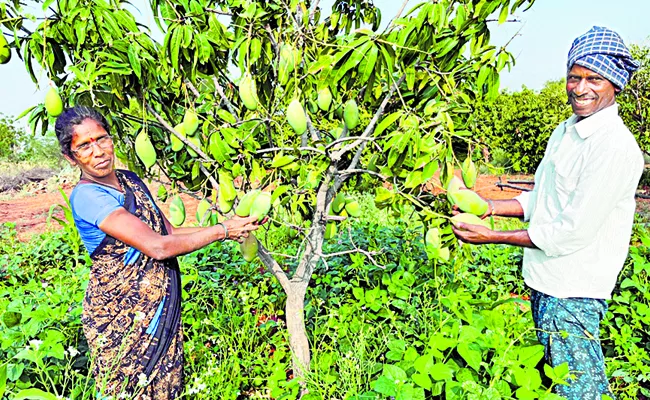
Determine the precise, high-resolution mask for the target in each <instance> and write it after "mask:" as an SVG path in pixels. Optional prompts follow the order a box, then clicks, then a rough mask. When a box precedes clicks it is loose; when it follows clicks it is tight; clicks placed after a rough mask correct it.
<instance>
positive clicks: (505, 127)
mask: <svg viewBox="0 0 650 400" xmlns="http://www.w3.org/2000/svg"><path fill="white" fill-rule="evenodd" d="M570 115H571V107H569V106H568V105H567V97H566V91H565V89H564V80H563V79H562V80H557V81H549V82H547V83H546V84H545V86H544V88H543V89H542V90H541V91H539V92H537V91H534V90H531V89H528V88H526V87H524V88H523V89H522V91H520V92H514V93H509V92H504V93H502V94H501V95H499V96H498V97H497V98H496V99H495V100H493V101H487V102H479V103H478V104H477V106H476V112H475V113H474V124H473V129H474V135H475V136H477V137H480V138H482V140H483V142H484V143H485V144H486V145H487V146H488V149H490V151H492V152H493V151H495V150H496V149H500V150H502V151H503V152H504V153H505V154H506V157H507V158H508V160H509V165H510V167H511V169H512V171H514V172H521V173H532V172H534V171H535V168H537V165H538V164H539V162H540V161H541V160H542V157H543V156H544V149H545V148H546V143H547V142H548V138H549V137H550V135H551V133H552V132H553V130H554V129H555V127H556V126H557V125H558V124H559V123H560V122H561V121H563V120H564V119H566V118H568V117H569V116H570Z"/></svg>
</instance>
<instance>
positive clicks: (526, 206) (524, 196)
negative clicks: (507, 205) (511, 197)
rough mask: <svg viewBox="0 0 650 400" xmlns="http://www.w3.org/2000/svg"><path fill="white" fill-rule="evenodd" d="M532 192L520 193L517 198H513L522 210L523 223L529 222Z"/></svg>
mask: <svg viewBox="0 0 650 400" xmlns="http://www.w3.org/2000/svg"><path fill="white" fill-rule="evenodd" d="M531 195H532V192H521V194H519V196H517V197H515V200H517V201H518V202H519V204H520V205H521V208H522V209H523V210H524V221H529V220H530V209H531V208H530V207H532V204H531V202H532V201H533V200H532V199H533V198H532V197H531Z"/></svg>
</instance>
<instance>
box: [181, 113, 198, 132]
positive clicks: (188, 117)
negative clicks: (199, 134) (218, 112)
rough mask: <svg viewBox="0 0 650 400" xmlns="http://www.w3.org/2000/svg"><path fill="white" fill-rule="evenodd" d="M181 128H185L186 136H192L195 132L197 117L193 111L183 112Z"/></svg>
mask: <svg viewBox="0 0 650 400" xmlns="http://www.w3.org/2000/svg"><path fill="white" fill-rule="evenodd" d="M183 126H185V134H186V135H188V136H192V135H194V133H195V132H196V130H197V129H198V128H199V116H198V115H196V113H195V112H194V111H193V110H190V109H187V110H185V115H184V116H183ZM179 133H180V132H179Z"/></svg>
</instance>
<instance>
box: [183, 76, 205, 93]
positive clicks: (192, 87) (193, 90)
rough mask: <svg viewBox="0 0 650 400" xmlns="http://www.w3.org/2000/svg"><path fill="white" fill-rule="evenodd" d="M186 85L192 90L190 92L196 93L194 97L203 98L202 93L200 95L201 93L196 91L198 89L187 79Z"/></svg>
mask: <svg viewBox="0 0 650 400" xmlns="http://www.w3.org/2000/svg"><path fill="white" fill-rule="evenodd" d="M185 85H186V86H187V87H188V88H190V91H192V93H194V96H196V97H201V93H199V91H198V90H197V89H196V87H194V85H192V82H190V81H189V79H185Z"/></svg>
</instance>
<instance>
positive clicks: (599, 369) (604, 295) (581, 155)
mask: <svg viewBox="0 0 650 400" xmlns="http://www.w3.org/2000/svg"><path fill="white" fill-rule="evenodd" d="M638 66H639V64H638V62H636V61H635V60H633V59H632V56H631V54H630V52H629V51H628V49H627V48H626V47H625V44H624V43H623V40H622V39H621V38H620V36H619V35H618V34H617V33H616V32H613V31H611V30H609V29H607V28H601V27H593V28H592V29H591V30H589V31H588V32H587V33H585V34H584V35H582V36H580V37H578V38H577V39H576V40H575V41H574V42H573V45H572V47H571V50H570V51H569V59H568V63H567V83H566V90H567V94H568V97H569V103H570V104H571V107H572V109H573V113H574V115H572V116H571V117H570V118H569V119H568V120H566V121H564V122H562V123H561V124H560V125H559V126H558V127H557V128H556V129H555V131H554V132H553V134H552V135H551V137H550V139H549V143H548V145H547V148H546V153H545V154H544V158H543V159H542V161H541V163H540V165H539V167H538V169H537V171H536V173H535V188H534V190H533V191H531V192H526V193H522V194H521V195H520V196H518V197H517V198H515V199H513V200H498V201H497V200H495V201H492V200H488V204H489V208H488V212H487V213H486V215H484V216H483V217H485V216H487V215H499V216H506V217H523V218H524V219H525V220H527V221H530V224H529V227H528V229H526V230H520V231H492V230H490V229H486V228H484V227H481V226H477V225H468V224H459V225H458V226H457V227H456V228H454V233H455V234H456V236H457V237H458V238H459V239H460V240H462V241H463V242H466V243H473V244H484V243H502V244H510V245H515V246H522V247H524V261H523V270H522V274H523V277H524V281H525V282H526V285H527V286H529V287H530V288H531V306H532V314H533V319H534V321H535V326H536V328H537V332H538V333H537V337H538V338H539V340H540V342H541V343H542V344H543V345H544V346H545V349H546V352H545V355H546V360H547V362H548V363H549V364H550V365H552V366H556V365H560V364H562V363H565V362H567V363H568V365H569V368H570V370H571V372H572V374H573V377H572V378H571V379H569V380H568V382H569V383H570V384H569V385H568V386H566V385H558V386H557V387H556V392H557V394H559V395H562V396H564V397H566V398H568V399H575V400H592V399H601V397H602V395H608V396H610V397H612V398H613V394H612V393H611V392H610V390H609V387H608V382H607V377H606V375H605V365H604V360H603V352H602V348H601V346H600V342H599V337H598V333H599V324H600V321H601V320H602V318H603V317H604V315H605V312H606V310H607V304H606V302H605V300H606V299H609V298H610V297H611V292H612V290H613V289H614V286H615V284H616V280H617V276H618V273H619V272H620V270H621V269H622V267H623V263H624V261H625V258H626V257H627V251H628V246H629V240H630V235H631V232H632V223H633V219H634V211H635V205H636V204H635V200H634V194H635V191H636V187H637V185H638V182H639V179H640V177H641V173H642V171H643V157H642V154H641V151H640V150H639V147H638V145H637V144H636V142H635V140H634V137H633V136H632V134H631V133H630V131H629V130H628V129H627V128H626V127H625V125H624V124H623V121H622V120H621V119H620V117H619V116H618V105H617V104H616V93H618V92H620V91H621V90H623V88H624V87H625V85H626V84H627V82H628V80H629V79H630V75H631V73H632V72H634V71H635V70H636V69H637V68H638Z"/></svg>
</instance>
